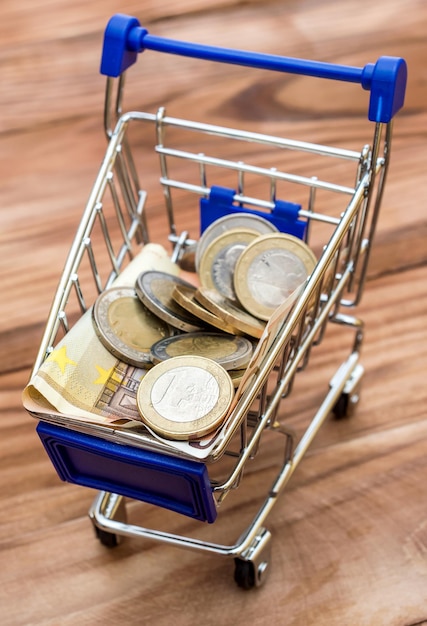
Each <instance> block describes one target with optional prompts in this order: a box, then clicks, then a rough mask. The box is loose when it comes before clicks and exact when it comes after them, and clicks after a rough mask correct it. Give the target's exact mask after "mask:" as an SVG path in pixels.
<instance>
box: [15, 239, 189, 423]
mask: <svg viewBox="0 0 427 626" xmlns="http://www.w3.org/2000/svg"><path fill="white" fill-rule="evenodd" d="M158 267H161V268H162V269H163V271H167V272H169V273H171V274H178V272H179V268H178V266H177V265H176V264H175V263H172V262H171V261H170V259H169V257H168V256H167V253H166V251H165V250H164V248H163V247H162V246H160V245H158V244H147V245H146V246H144V248H143V250H142V252H140V253H139V254H138V255H137V256H136V257H135V258H134V260H133V261H132V262H131V263H130V264H129V265H128V266H127V267H126V268H125V269H124V271H123V272H122V274H120V276H119V277H118V278H117V279H116V281H115V282H114V283H113V284H114V285H133V284H134V283H135V280H136V277H137V276H138V275H139V273H140V272H142V271H145V270H148V269H154V268H158ZM91 313H92V312H91V309H89V310H88V311H86V313H85V314H84V315H83V316H82V317H81V318H80V319H79V320H78V321H77V322H76V324H75V325H74V326H73V327H72V328H71V330H70V331H69V332H68V333H67V334H66V335H65V336H64V338H63V339H62V340H61V341H60V342H59V343H58V345H57V346H55V348H54V350H53V351H52V352H51V353H50V354H49V356H48V357H47V358H46V360H45V361H44V363H43V364H42V366H41V367H40V368H39V370H38V371H37V372H36V373H35V375H34V376H33V378H32V379H31V380H30V382H29V384H28V385H27V386H26V388H25V389H24V392H23V404H24V406H25V408H27V409H28V410H29V411H31V412H34V413H37V414H38V415H40V414H51V413H52V411H53V412H54V413H55V414H59V415H67V416H72V417H73V419H81V420H84V421H89V422H91V423H97V424H103V425H112V426H117V425H123V426H124V425H126V424H128V422H130V421H132V420H138V421H140V416H139V411H138V408H137V404H136V390H137V388H138V386H139V383H140V381H141V378H142V377H143V376H144V373H145V370H144V368H137V367H133V366H131V365H128V364H126V363H124V362H122V361H120V360H119V359H118V358H116V357H115V356H114V355H113V354H111V353H110V352H109V351H108V350H107V349H106V348H105V347H104V346H103V345H102V343H101V342H100V341H99V339H98V337H97V335H96V333H95V330H94V327H93V323H92V318H91Z"/></svg>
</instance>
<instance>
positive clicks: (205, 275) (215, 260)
mask: <svg viewBox="0 0 427 626" xmlns="http://www.w3.org/2000/svg"><path fill="white" fill-rule="evenodd" d="M258 237H259V234H258V233H256V232H254V231H253V230H242V229H235V230H229V231H227V232H226V233H223V234H222V235H220V236H219V237H217V238H216V239H214V240H213V241H212V242H211V243H210V244H209V246H208V247H207V248H206V251H205V252H204V254H203V256H202V258H201V260H200V267H199V278H200V284H201V285H202V286H203V287H206V288H207V289H216V290H217V291H218V292H219V293H220V294H222V295H223V296H225V297H226V298H229V299H230V300H236V292H235V288H234V282H233V275H234V270H235V266H236V262H237V260H238V258H239V257H240V255H241V254H242V252H243V251H244V250H245V248H246V247H247V246H248V245H249V244H250V243H251V242H253V241H254V239H257V238H258Z"/></svg>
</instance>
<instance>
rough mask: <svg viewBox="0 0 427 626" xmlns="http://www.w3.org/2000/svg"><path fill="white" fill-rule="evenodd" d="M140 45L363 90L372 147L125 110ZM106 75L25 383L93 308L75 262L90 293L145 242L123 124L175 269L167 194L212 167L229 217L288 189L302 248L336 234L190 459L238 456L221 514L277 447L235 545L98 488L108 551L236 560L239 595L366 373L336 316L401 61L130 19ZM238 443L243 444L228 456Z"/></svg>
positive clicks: (106, 60)
mask: <svg viewBox="0 0 427 626" xmlns="http://www.w3.org/2000/svg"><path fill="white" fill-rule="evenodd" d="M148 49H151V50H155V51H160V52H167V53H171V54H180V55H184V56H192V57H197V58H200V59H207V60H214V61H219V62H225V63H236V64H239V65H248V66H251V67H258V68H263V69H270V70H274V71H282V72H291V73H297V74H304V75H308V76H316V77H320V78H325V79H333V80H342V81H347V82H353V83H360V84H361V85H362V87H363V88H364V89H367V90H369V91H370V102H369V113H368V117H369V120H370V121H372V122H373V129H374V130H373V138H372V142H371V144H367V145H365V146H363V147H362V149H361V150H360V151H353V150H347V149H341V148H333V147H329V146H323V145H318V144H313V143H309V142H304V141H295V140H291V139H285V138H281V137H276V136H271V135H266V134H261V133H256V132H251V131H243V130H236V129H232V128H228V127H223V126H216V125H212V124H206V123H201V122H194V121H189V120H184V119H180V118H174V117H169V116H168V115H166V111H165V110H164V109H163V108H160V109H159V110H158V112H157V113H144V112H140V111H138V112H126V113H122V110H121V108H122V97H123V92H124V76H125V70H126V69H127V68H128V67H129V66H130V65H132V64H133V63H134V62H135V61H136V57H137V54H138V53H139V52H141V51H142V50H148ZM101 72H102V73H103V74H106V75H107V86H106V96H105V112H104V124H105V131H106V134H107V137H108V147H107V151H106V155H105V157H104V160H103V163H102V165H101V168H100V171H99V173H98V176H97V179H96V181H95V184H94V187H93V189H92V192H91V194H90V197H89V200H88V203H87V206H86V209H85V212H84V215H83V218H82V221H81V223H80V226H79V228H78V231H77V233H76V236H75V239H74V242H73V245H72V247H71V250H70V253H69V255H68V259H67V261H66V265H65V268H64V272H63V274H62V277H61V280H60V284H59V286H58V289H57V292H56V295H55V298H54V301H53V304H52V308H51V312H50V315H49V319H48V321H47V325H46V330H45V333H44V336H43V339H42V342H41V346H40V350H39V353H38V356H37V358H36V362H35V365H34V369H33V375H35V374H36V373H37V371H38V370H39V368H40V367H41V366H42V364H43V362H44V360H45V359H46V357H47V356H48V355H49V354H50V353H51V352H52V350H53V349H54V346H55V345H56V344H57V342H58V341H59V337H60V334H61V333H62V334H64V333H67V332H69V330H70V329H71V327H72V325H73V323H74V322H73V321H72V320H71V319H70V316H69V314H68V312H67V307H69V306H70V305H69V301H70V299H71V296H73V298H74V299H76V300H77V302H78V305H79V308H80V312H81V313H84V312H85V311H87V310H88V309H89V308H90V306H91V304H92V303H93V296H92V295H90V296H89V299H88V298H87V297H86V292H85V290H86V287H85V285H84V284H83V282H84V280H86V279H87V277H82V276H81V271H80V268H81V266H82V263H83V261H84V260H85V261H87V262H88V264H89V266H90V268H91V272H90V276H89V279H90V281H91V283H92V286H93V285H94V286H95V294H99V293H101V292H102V291H103V290H104V289H106V288H108V287H109V286H110V285H111V284H112V283H113V281H114V280H115V278H116V277H117V276H119V275H120V272H121V270H122V267H124V266H125V265H126V263H128V262H129V260H131V259H132V258H133V256H134V254H135V248H136V247H139V246H141V244H142V245H144V244H146V243H148V242H149V240H150V238H149V232H148V230H149V229H148V224H147V216H146V210H145V201H146V196H147V193H146V191H145V189H144V187H143V185H141V184H140V182H139V173H138V171H137V170H138V168H137V165H136V162H135V159H134V155H133V150H132V147H131V141H130V140H129V139H128V135H130V134H131V131H130V129H131V128H132V129H133V128H134V127H136V126H138V127H140V126H141V127H142V126H144V127H145V126H147V127H148V126H150V127H154V129H155V137H156V143H155V147H154V151H155V153H156V154H157V155H158V158H159V161H160V179H159V182H160V185H161V188H162V191H163V196H164V200H165V210H166V216H167V221H168V229H169V235H168V239H169V241H170V242H171V245H172V254H171V258H172V260H173V261H176V262H178V263H179V261H180V259H181V258H182V256H183V254H185V251H186V250H187V249H188V248H190V247H191V246H194V245H195V244H196V242H197V238H196V239H194V238H191V237H190V235H189V232H188V231H186V230H184V231H181V232H180V231H179V230H177V228H176V223H175V214H174V200H173V195H174V193H176V192H178V193H182V192H185V193H189V194H192V195H193V196H194V195H195V196H197V197H199V198H209V197H210V194H211V192H212V189H213V185H210V183H209V172H210V170H212V169H215V168H219V169H220V170H221V171H225V172H227V174H231V175H233V176H234V175H235V176H236V177H237V181H238V182H237V185H236V189H235V190H233V193H232V195H231V206H232V209H233V210H236V211H239V210H242V209H244V210H248V211H251V210H253V209H258V210H262V211H263V212H264V213H265V214H266V215H268V214H269V212H271V211H274V209H275V207H276V205H277V197H276V193H277V186H278V185H281V184H282V183H286V184H287V185H290V186H291V187H292V186H296V187H298V188H303V189H306V190H307V202H306V206H305V208H304V206H302V205H299V208H298V210H297V214H295V209H294V205H292V207H291V209H292V210H290V213H289V215H287V216H286V219H288V220H290V221H291V222H292V220H294V221H295V220H299V221H302V222H303V223H304V225H305V227H304V239H305V241H306V242H307V243H310V241H311V231H312V228H313V227H314V226H315V225H316V224H322V225H324V226H326V227H327V228H330V236H328V239H327V240H326V242H325V243H324V245H323V251H322V254H321V256H320V258H319V261H318V263H317V265H316V268H315V270H314V271H313V273H312V275H311V276H310V277H309V279H308V281H307V282H306V284H305V285H304V287H303V289H302V290H301V292H300V293H299V294H298V299H297V300H296V302H295V305H294V307H293V308H292V309H291V311H290V312H288V313H287V314H286V315H284V316H283V317H282V318H280V319H277V320H275V322H276V324H275V326H274V330H273V331H272V332H271V333H270V335H269V337H268V341H267V342H266V344H265V347H264V348H262V349H261V355H260V358H259V359H258V361H257V362H256V367H255V368H254V370H253V371H251V372H249V373H248V381H249V382H248V384H247V385H246V386H244V387H243V388H242V391H241V393H240V394H239V396H238V398H237V400H236V403H235V406H234V409H233V411H232V412H231V415H229V416H228V418H227V420H226V422H225V424H224V426H223V428H222V431H221V436H220V437H219V438H218V439H217V441H216V442H215V444H214V445H213V446H212V447H211V448H210V450H209V453H208V454H206V456H205V457H197V456H195V457H194V459H195V460H196V462H202V464H205V465H206V467H208V468H209V469H210V468H215V465H216V464H217V463H218V462H219V461H221V459H222V458H223V457H231V458H232V459H234V460H233V463H232V469H231V470H230V471H229V472H228V473H227V475H226V477H225V478H222V479H221V480H216V479H212V480H211V489H212V493H211V494H210V496H209V497H211V498H212V499H213V502H214V505H215V507H219V506H220V505H221V503H222V501H223V500H224V498H225V497H226V496H227V495H228V494H229V493H230V492H231V491H232V490H234V489H236V488H237V487H238V486H239V485H240V482H241V479H242V475H243V471H244V468H245V465H246V463H247V462H248V461H250V460H251V459H252V458H253V457H254V456H255V455H256V453H257V450H258V446H259V444H260V441H261V437H262V434H263V432H264V431H266V430H270V431H273V432H277V433H278V434H280V435H281V436H282V437H283V438H284V446H283V449H284V450H283V463H282V464H281V466H280V469H279V471H278V474H277V476H276V478H275V480H274V481H273V484H272V485H271V486H270V487H269V488H268V492H267V496H266V497H265V499H264V501H263V502H262V504H261V506H260V508H259V509H258V511H257V513H256V515H255V516H254V518H253V520H252V522H251V523H250V524H249V526H248V527H247V528H246V529H245V530H244V531H243V532H242V533H241V535H240V536H239V537H238V539H237V540H236V541H235V542H234V543H232V544H231V545H223V544H217V543H210V542H205V541H201V540H198V539H194V538H191V537H185V536H181V535H175V534H172V533H168V532H162V531H158V530H152V529H148V528H145V527H141V526H135V525H132V524H129V523H127V518H126V510H125V504H124V498H125V497H126V496H127V495H128V494H127V493H126V491H125V493H124V494H123V493H115V492H112V491H109V490H108V489H105V488H101V489H100V490H99V494H98V496H97V497H96V498H95V501H94V503H93V505H92V507H91V509H90V512H89V516H90V518H91V520H92V522H93V525H94V527H95V531H96V534H97V536H98V538H99V539H100V540H101V542H102V543H104V544H105V545H115V544H116V542H117V538H118V537H120V536H137V537H142V538H146V539H151V540H153V539H154V540H156V541H160V542H163V543H167V544H169V545H173V546H177V547H183V548H188V549H192V550H197V551H200V552H205V553H211V554H216V555H222V556H227V557H233V558H234V559H235V562H236V572H235V579H236V581H237V583H238V584H239V585H240V586H241V587H244V588H251V587H254V586H259V585H261V584H262V583H263V582H264V581H265V578H266V575H267V572H268V569H269V568H268V564H269V559H270V550H271V535H270V532H269V531H268V530H267V529H266V528H265V522H266V519H267V517H268V515H269V514H270V512H271V510H272V508H273V507H274V505H275V503H276V502H277V498H278V496H279V495H280V494H281V493H282V491H283V489H284V488H285V486H286V485H287V484H288V482H289V480H290V478H291V476H292V475H293V473H294V471H295V469H296V468H297V467H298V465H299V463H300V462H301V460H302V458H303V457H304V455H305V453H306V452H307V450H308V448H309V446H310V444H311V442H312V441H313V439H314V437H315V436H316V434H317V432H318V431H319V429H320V428H321V426H322V424H323V423H324V421H325V420H326V419H327V418H328V416H329V415H330V414H331V412H335V413H336V415H337V416H338V417H341V416H343V415H346V414H349V413H350V412H351V411H352V409H353V408H354V407H355V405H356V404H357V401H358V397H359V390H360V384H361V379H362V376H363V367H362V365H361V364H360V362H359V359H360V350H361V345H362V341H363V322H362V320H360V319H359V318H358V317H356V316H354V315H350V314H348V313H343V310H344V309H348V308H351V307H354V306H356V305H357V304H358V303H359V302H360V299H361V296H362V293H363V288H364V283H365V278H366V273H367V267H368V262H369V256H370V250H371V246H372V241H373V238H374V234H375V229H376V225H377V221H378V215H379V210H380V206H381V201H382V196H383V191H384V185H385V179H386V174H387V170H388V164H389V158H390V148H391V134H392V119H393V117H394V115H395V114H396V113H397V112H398V110H399V109H400V108H401V107H402V106H403V101H404V92H405V85H406V65H405V62H404V61H403V59H396V58H394V57H381V58H380V59H379V60H378V61H377V63H376V64H368V65H367V66H365V67H364V68H362V69H360V68H352V67H346V66H336V65H331V64H326V63H318V62H314V61H304V60H300V59H289V58H287V57H276V56H273V55H262V54H257V53H248V52H243V51H237V50H228V49H223V48H215V47H212V46H202V45H198V44H197V45H196V44H188V43H185V42H177V41H175V40H169V39H164V38H160V37H155V36H153V35H150V34H148V32H147V31H146V30H145V29H144V28H142V27H141V26H140V24H139V22H138V20H136V18H132V17H128V16H123V15H116V16H114V17H113V18H112V19H111V20H110V22H109V24H108V26H107V29H106V33H105V40H104V50H103V57H102V64H101ZM169 129H172V130H178V131H179V132H180V133H181V134H182V135H186V134H187V133H188V132H190V133H199V134H201V135H203V136H206V137H219V138H221V140H222V139H225V140H227V141H239V142H243V143H245V145H246V144H251V143H257V144H262V145H263V146H268V147H269V148H271V147H273V148H274V149H278V150H280V151H283V152H288V151H293V152H296V153H301V154H303V153H310V154H314V155H316V156H319V157H321V158H326V159H331V162H334V159H337V160H339V161H349V162H351V163H353V164H354V168H355V170H356V171H355V182H354V185H349V184H346V185H344V184H340V183H336V182H331V181H329V180H322V179H319V178H317V177H316V176H313V175H312V176H306V175H301V174H295V173H289V172H287V171H284V170H282V169H279V168H276V166H274V167H273V166H269V167H265V166H264V165H259V164H251V163H248V162H242V161H240V160H239V161H237V162H235V161H232V160H230V159H227V158H223V157H219V156H216V155H215V156H212V155H209V154H205V153H200V152H191V150H189V149H182V148H177V147H174V146H172V147H171V146H169V145H168V139H167V136H168V133H169ZM171 161H173V162H179V163H183V162H184V163H188V164H189V166H191V167H196V168H197V169H198V172H199V182H198V183H195V182H194V181H192V182H189V181H183V180H178V179H177V178H175V177H172V176H171V175H170V174H169V171H170V169H171V168H170V163H171ZM172 169H173V168H172ZM247 176H257V177H261V178H264V179H265V180H266V181H268V186H269V192H268V197H267V198H261V197H260V196H258V197H255V196H254V195H252V194H251V193H247V192H246V187H245V177H247ZM319 192H320V193H322V192H327V193H331V194H336V195H338V196H340V197H341V196H344V197H345V198H346V199H347V204H346V206H345V207H344V209H343V210H340V211H339V212H338V213H337V214H335V215H331V214H328V213H325V212H322V211H321V210H317V208H316V194H317V193H319ZM107 195H108V196H109V202H110V204H111V205H112V206H113V207H114V216H113V221H114V225H113V229H116V230H119V232H120V233H121V239H122V242H121V244H120V246H119V248H118V250H117V249H115V246H114V243H113V241H112V238H111V227H110V223H109V219H110V218H107V215H106V213H105V211H104V207H105V204H106V202H107V200H106V198H107ZM292 211H293V213H292ZM95 227H99V228H100V229H101V231H102V235H103V238H104V240H105V244H106V248H107V256H108V259H109V261H110V263H111V271H110V272H109V274H108V278H107V279H106V280H103V279H102V278H101V272H100V271H99V263H98V261H97V259H96V252H95V250H94V247H93V231H94V228H95ZM330 323H332V324H339V325H342V326H345V327H348V328H349V329H350V330H351V331H352V337H353V339H352V343H351V347H350V352H349V355H348V358H347V359H346V360H345V361H344V362H343V363H341V364H340V365H339V367H338V369H337V371H336V373H335V375H334V376H333V377H332V379H331V380H330V382H329V390H328V392H327V393H326V395H325V397H324V400H323V402H322V403H321V405H320V406H319V408H318V410H317V411H316V413H315V415H314V416H313V418H312V420H311V422H310V425H309V426H308V428H307V429H306V430H305V432H304V433H303V435H302V436H301V437H300V438H299V440H297V437H296V435H295V433H294V432H293V431H292V429H291V428H289V426H288V425H287V424H286V423H284V422H283V421H281V420H280V416H279V407H281V406H282V401H283V400H284V399H286V397H287V396H289V394H290V393H291V391H292V387H293V383H294V379H295V376H296V375H297V373H298V372H300V371H301V370H303V369H305V368H306V367H307V365H308V363H309V360H310V353H311V349H312V347H313V346H316V345H319V344H320V343H322V341H323V338H324V335H325V331H326V328H327V326H328V325H329V324H330ZM261 341H262V340H261ZM272 381H273V382H272ZM33 415H34V416H35V417H36V418H37V419H38V420H40V424H39V427H41V430H40V432H42V431H43V428H44V426H43V424H45V425H47V428H48V430H49V428H50V427H51V426H53V427H54V428H59V431H61V429H65V430H66V431H68V432H71V433H72V432H75V433H80V434H82V435H83V436H86V435H87V436H89V437H96V438H99V439H100V440H105V441H110V442H119V443H120V444H121V445H128V446H131V447H132V448H135V449H136V450H137V451H138V450H148V451H152V452H153V453H160V454H164V455H166V456H167V457H175V456H176V457H177V458H178V459H179V458H182V459H183V460H189V461H192V460H194V459H193V457H192V455H191V449H188V448H186V449H180V448H178V447H173V446H172V447H171V446H170V445H169V444H168V443H166V442H163V443H162V442H160V441H156V440H153V437H152V436H151V435H144V434H143V433H142V434H141V433H140V432H139V433H132V432H126V431H120V429H117V428H114V429H111V428H108V427H105V426H101V425H97V424H91V423H84V422H82V421H73V420H72V419H70V418H69V417H64V418H63V419H61V418H58V416H57V415H53V414H52V415H49V414H40V413H37V412H34V413H33ZM49 432H50V431H49ZM42 440H43V438H42ZM236 440H237V449H235V448H233V446H235V445H236ZM232 442H233V444H232ZM48 453H49V450H48ZM61 477H63V478H64V476H61ZM65 479H66V480H71V482H78V480H76V481H74V479H73V478H72V477H71V479H70V477H69V476H65ZM83 484H85V483H84V482H83ZM89 486H92V485H90V484H89ZM141 499H144V498H141ZM208 521H213V520H211V519H209V520H208Z"/></svg>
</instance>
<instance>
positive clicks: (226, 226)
mask: <svg viewBox="0 0 427 626" xmlns="http://www.w3.org/2000/svg"><path fill="white" fill-rule="evenodd" d="M231 229H233V230H235V229H239V230H242V229H244V230H253V231H254V232H256V233H258V234H259V235H265V234H267V233H273V232H277V228H276V226H274V224H272V223H271V222H270V221H269V220H267V219H265V218H264V217H261V216H260V215H254V214H252V213H230V215H224V217H220V218H218V219H217V220H215V221H214V222H212V224H210V225H209V226H208V227H207V228H206V229H205V230H204V231H203V233H202V235H201V237H200V239H199V241H198V243H197V247H196V253H195V267H196V271H197V272H198V271H199V268H200V260H201V258H202V257H203V255H204V253H205V250H206V249H207V247H208V246H209V244H210V243H212V241H213V240H214V239H216V238H217V237H219V236H220V235H222V234H223V233H226V232H227V231H229V230H231Z"/></svg>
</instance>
